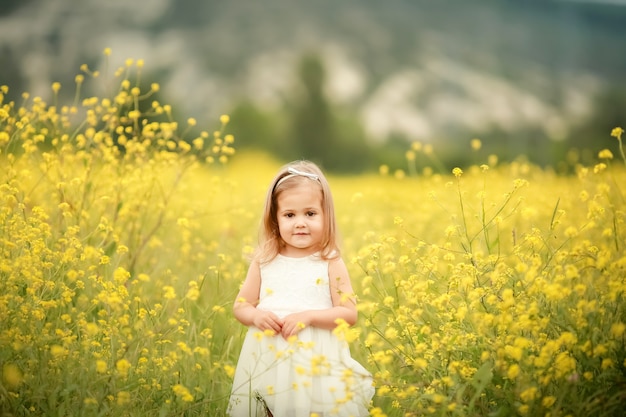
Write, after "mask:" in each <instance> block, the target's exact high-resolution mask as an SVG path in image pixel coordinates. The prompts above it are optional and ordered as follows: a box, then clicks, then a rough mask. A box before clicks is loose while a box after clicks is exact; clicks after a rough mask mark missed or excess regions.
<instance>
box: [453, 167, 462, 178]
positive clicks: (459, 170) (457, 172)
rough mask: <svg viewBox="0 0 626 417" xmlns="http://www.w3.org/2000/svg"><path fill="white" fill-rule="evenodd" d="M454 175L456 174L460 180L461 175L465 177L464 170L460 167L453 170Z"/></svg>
mask: <svg viewBox="0 0 626 417" xmlns="http://www.w3.org/2000/svg"><path fill="white" fill-rule="evenodd" d="M452 174H454V176H455V177H457V178H459V177H460V176H461V175H463V170H462V169H461V168H459V167H456V168H454V169H453V170H452Z"/></svg>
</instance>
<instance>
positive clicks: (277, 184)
mask: <svg viewBox="0 0 626 417" xmlns="http://www.w3.org/2000/svg"><path fill="white" fill-rule="evenodd" d="M294 172H296V174H294ZM305 181H314V182H316V183H317V184H318V185H319V186H320V190H321V192H322V202H321V203H322V210H323V212H324V231H323V234H322V243H321V248H320V256H321V258H322V259H333V258H336V257H337V256H339V248H338V245H337V224H336V220H335V206H334V203H333V196H332V194H331V192H330V186H329V185H328V181H327V180H326V177H325V176H324V174H323V173H322V170H321V169H320V168H319V167H318V166H317V165H316V164H314V163H313V162H310V161H294V162H291V163H289V164H287V165H284V166H283V167H282V168H281V169H280V170H279V171H278V174H276V176H275V177H274V179H273V180H272V182H271V184H270V187H269V189H268V190H267V195H266V197H265V209H264V210H263V218H262V220H261V227H260V232H259V247H258V249H257V252H256V256H255V258H256V259H257V260H258V261H259V262H260V263H267V262H270V261H271V260H272V259H274V258H275V257H276V256H277V255H278V254H279V253H280V250H281V248H282V247H283V245H284V242H283V240H282V239H281V237H280V232H279V229H278V218H277V205H278V196H279V195H280V194H281V193H282V192H283V191H285V190H290V189H292V188H295V187H297V186H298V185H300V184H302V183H303V182H305Z"/></svg>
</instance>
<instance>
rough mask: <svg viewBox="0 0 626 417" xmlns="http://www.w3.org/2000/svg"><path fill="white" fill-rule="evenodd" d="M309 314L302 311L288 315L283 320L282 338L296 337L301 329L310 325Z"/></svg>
mask: <svg viewBox="0 0 626 417" xmlns="http://www.w3.org/2000/svg"><path fill="white" fill-rule="evenodd" d="M311 314H312V313H311V312H310V311H303V312H300V313H294V314H290V315H288V316H287V317H285V318H284V320H283V328H282V332H281V333H282V335H283V338H285V339H288V338H289V337H291V336H294V335H297V334H298V333H300V331H301V330H302V329H304V328H305V327H308V326H310V325H311V319H312V317H311Z"/></svg>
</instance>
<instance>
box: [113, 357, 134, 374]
mask: <svg viewBox="0 0 626 417" xmlns="http://www.w3.org/2000/svg"><path fill="white" fill-rule="evenodd" d="M130 368H131V365H130V362H129V361H128V359H120V360H118V361H117V362H116V363H115V369H117V372H118V374H119V375H120V376H122V377H127V376H128V371H129V370H130Z"/></svg>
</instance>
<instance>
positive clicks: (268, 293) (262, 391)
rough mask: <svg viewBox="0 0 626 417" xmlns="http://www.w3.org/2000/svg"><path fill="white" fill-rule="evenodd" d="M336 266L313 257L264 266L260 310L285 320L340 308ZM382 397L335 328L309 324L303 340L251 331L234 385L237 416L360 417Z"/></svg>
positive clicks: (231, 406) (233, 408)
mask: <svg viewBox="0 0 626 417" xmlns="http://www.w3.org/2000/svg"><path fill="white" fill-rule="evenodd" d="M332 306H333V304H332V299H331V296H330V286H329V277H328V262H327V261H324V260H322V259H320V258H319V256H317V255H311V256H307V257H304V258H289V257H286V256H282V255H278V256H277V257H276V258H275V259H274V260H273V261H272V262H270V263H268V264H266V265H263V266H262V267H261V293H260V301H259V304H258V306H257V308H258V309H261V310H269V311H272V312H274V313H275V314H276V315H277V316H279V317H281V318H282V317H285V316H287V315H288V314H291V313H295V312H299V311H304V310H323V309H327V308H330V307H332ZM373 395H374V388H373V386H372V377H371V375H370V373H369V372H368V371H367V370H366V369H365V368H363V366H361V364H359V363H358V362H357V361H355V360H354V359H353V358H352V357H351V355H350V348H349V347H348V344H347V342H345V341H343V340H340V339H339V338H337V337H336V336H335V335H334V334H333V332H332V330H326V329H320V328H315V327H307V328H305V329H303V330H302V331H301V332H300V333H298V337H297V340H295V341H287V340H285V339H283V337H282V336H280V335H276V336H271V335H266V334H264V333H263V332H262V331H260V330H259V329H258V328H256V327H254V326H251V327H250V328H249V329H248V333H247V334H246V337H245V339H244V342H243V346H242V348H241V354H240V356H239V362H238V363H237V369H236V371H235V376H234V380H233V387H232V393H231V397H230V401H229V406H228V414H229V415H230V416H232V417H251V416H252V417H257V416H258V417H262V416H265V415H266V414H265V406H267V408H268V409H269V410H270V411H271V412H272V415H273V416H274V417H310V416H312V415H313V416H317V417H329V416H339V417H350V416H353V417H360V416H367V415H369V413H368V411H367V409H368V404H369V402H370V400H371V398H372V396H373Z"/></svg>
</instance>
